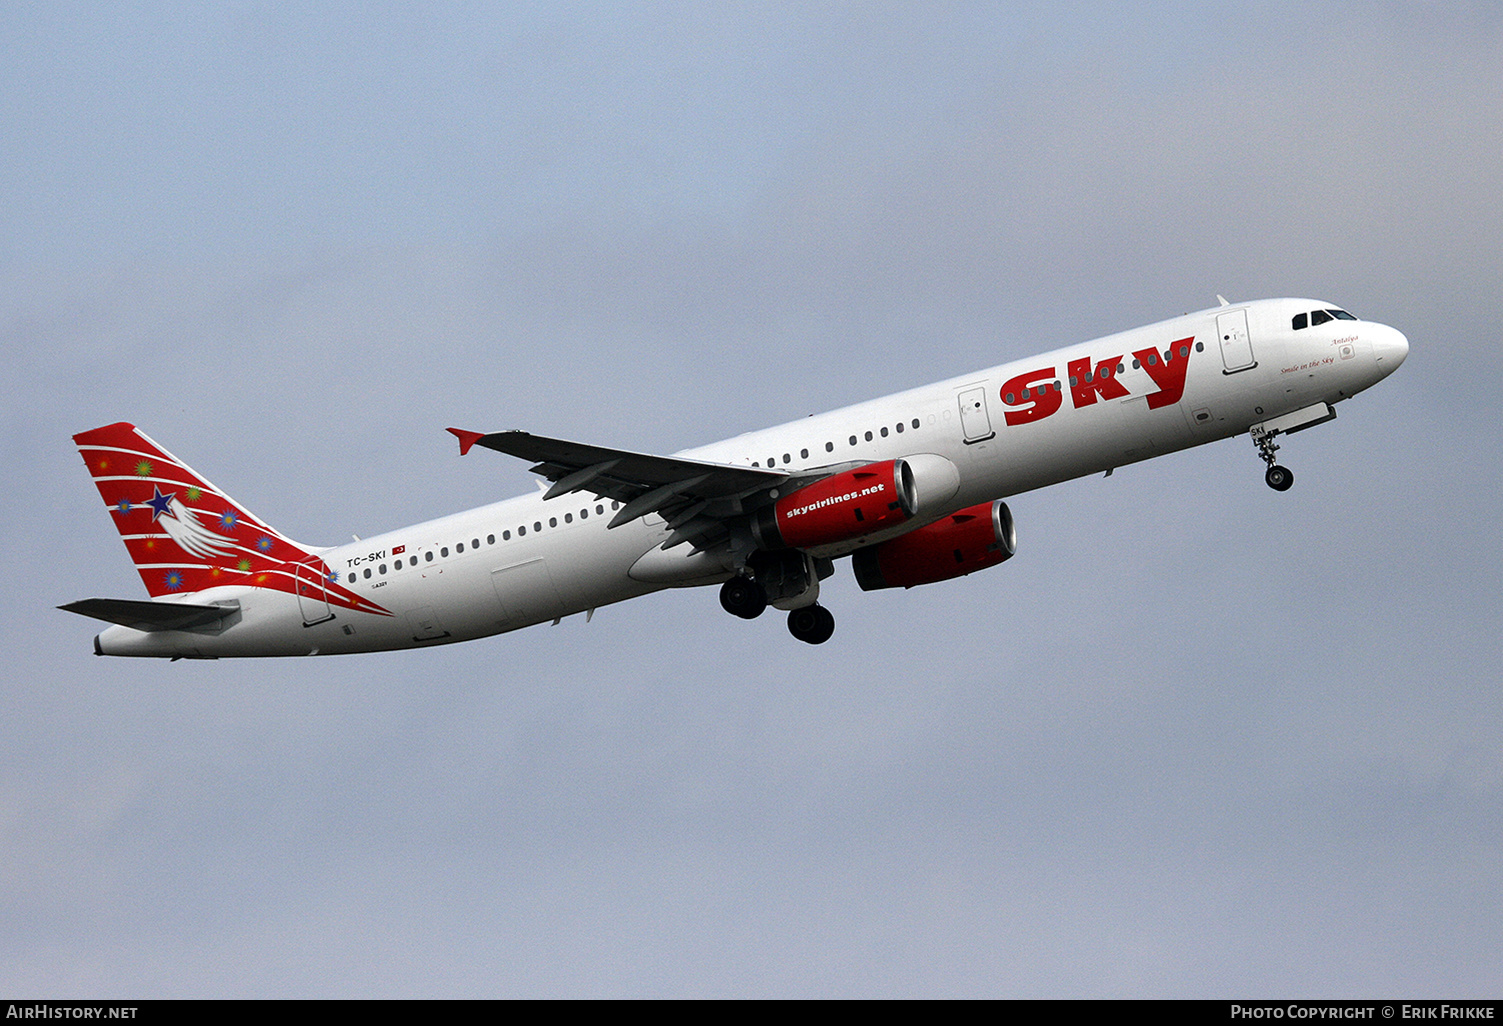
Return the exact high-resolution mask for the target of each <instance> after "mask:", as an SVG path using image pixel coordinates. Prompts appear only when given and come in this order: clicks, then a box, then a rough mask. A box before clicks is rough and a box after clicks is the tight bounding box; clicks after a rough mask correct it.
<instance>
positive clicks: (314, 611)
mask: <svg viewBox="0 0 1503 1026" xmlns="http://www.w3.org/2000/svg"><path fill="white" fill-rule="evenodd" d="M311 559H312V560H314V561H312V562H302V563H294V564H292V567H293V573H294V575H295V577H296V579H297V605H298V609H299V610H300V611H301V612H302V614H303V626H304V627H312V626H313V625H314V624H318V623H325V622H327V621H329V620H332V619H334V610H332V609H330V608H329V592H328V589H327V588H326V587H325V582H326V581H327V578H325V577H324V573H325V571H324V567H323V561H322V560H320V559H318V557H316V556H314V557H311Z"/></svg>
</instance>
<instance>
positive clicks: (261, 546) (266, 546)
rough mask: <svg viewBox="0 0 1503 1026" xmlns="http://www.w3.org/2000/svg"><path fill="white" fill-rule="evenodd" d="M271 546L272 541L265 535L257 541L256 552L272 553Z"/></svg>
mask: <svg viewBox="0 0 1503 1026" xmlns="http://www.w3.org/2000/svg"><path fill="white" fill-rule="evenodd" d="M271 544H272V542H271V539H270V538H268V537H266V535H264V534H263V535H262V536H261V537H259V538H257V539H256V551H258V552H270V551H271Z"/></svg>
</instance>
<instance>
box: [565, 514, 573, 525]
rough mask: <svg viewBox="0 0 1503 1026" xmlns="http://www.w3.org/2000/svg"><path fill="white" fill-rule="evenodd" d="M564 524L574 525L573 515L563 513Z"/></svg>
mask: <svg viewBox="0 0 1503 1026" xmlns="http://www.w3.org/2000/svg"><path fill="white" fill-rule="evenodd" d="M564 523H566V524H572V523H574V514H573V513H565V514H564Z"/></svg>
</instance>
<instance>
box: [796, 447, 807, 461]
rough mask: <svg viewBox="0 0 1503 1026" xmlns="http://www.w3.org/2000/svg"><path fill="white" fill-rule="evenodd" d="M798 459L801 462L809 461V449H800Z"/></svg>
mask: <svg viewBox="0 0 1503 1026" xmlns="http://www.w3.org/2000/svg"><path fill="white" fill-rule="evenodd" d="M798 458H799V459H801V460H806V459H808V458H809V450H808V449H800V450H799V451H798Z"/></svg>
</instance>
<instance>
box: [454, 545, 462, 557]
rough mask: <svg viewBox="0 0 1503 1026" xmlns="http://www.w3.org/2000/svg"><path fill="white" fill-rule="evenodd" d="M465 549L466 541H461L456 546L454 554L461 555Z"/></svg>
mask: <svg viewBox="0 0 1503 1026" xmlns="http://www.w3.org/2000/svg"><path fill="white" fill-rule="evenodd" d="M463 551H464V542H460V543H459V544H458V545H456V546H454V554H455V555H456V556H457V555H459V554H460V553H461V552H463Z"/></svg>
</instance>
